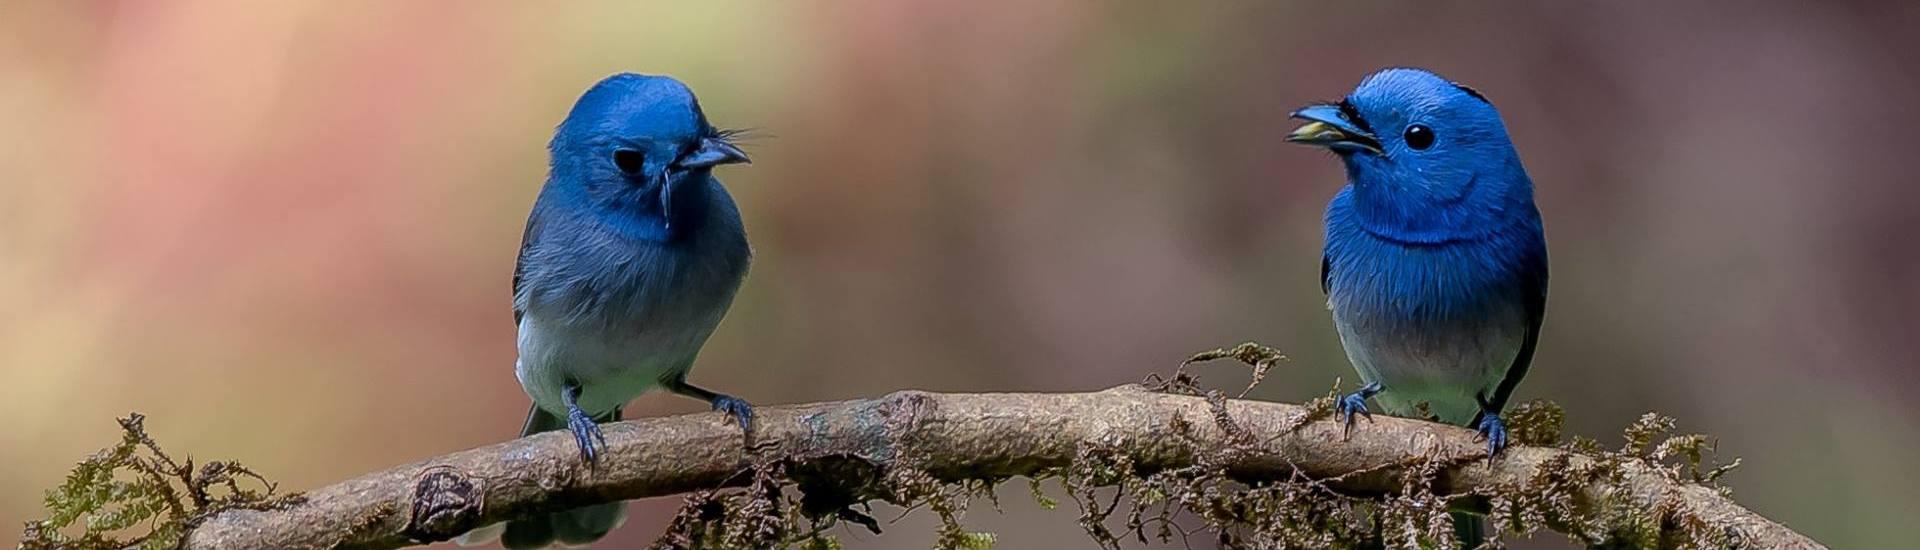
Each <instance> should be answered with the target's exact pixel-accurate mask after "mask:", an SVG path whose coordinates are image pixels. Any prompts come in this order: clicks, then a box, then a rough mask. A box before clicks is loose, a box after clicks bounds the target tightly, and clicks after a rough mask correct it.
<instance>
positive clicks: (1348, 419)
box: [1334, 382, 1381, 432]
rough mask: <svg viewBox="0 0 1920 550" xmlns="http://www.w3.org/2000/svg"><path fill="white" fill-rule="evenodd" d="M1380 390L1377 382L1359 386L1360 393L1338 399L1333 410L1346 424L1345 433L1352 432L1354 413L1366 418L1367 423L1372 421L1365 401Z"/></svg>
mask: <svg viewBox="0 0 1920 550" xmlns="http://www.w3.org/2000/svg"><path fill="white" fill-rule="evenodd" d="M1380 390H1381V386H1380V383H1379V382H1374V383H1372V384H1367V385H1365V386H1361V387H1360V391H1357V392H1353V393H1349V394H1347V395H1346V397H1342V398H1340V402H1339V403H1337V404H1335V406H1334V408H1336V409H1338V410H1339V412H1340V421H1341V422H1342V423H1344V424H1346V431H1347V432H1352V431H1353V414H1354V413H1360V416H1364V417H1366V418H1367V421H1368V422H1372V421H1373V411H1369V410H1367V399H1369V398H1372V397H1373V396H1374V394H1377V393H1380Z"/></svg>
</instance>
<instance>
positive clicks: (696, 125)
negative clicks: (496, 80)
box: [545, 73, 747, 240]
mask: <svg viewBox="0 0 1920 550" xmlns="http://www.w3.org/2000/svg"><path fill="white" fill-rule="evenodd" d="M727 136H728V133H727V132H722V131H720V130H716V129H715V128H714V127H713V125H711V124H708V123H707V117H706V114H704V113H702V112H701V111H700V103H699V101H698V100H696V99H695V98H694V96H693V90H691V89H689V88H688V87H687V85H686V84H682V83H681V82H680V81H678V80H674V79H673V78H670V77H665V76H649V75H638V74H631V73H622V74H617V75H613V76H611V77H607V78H606V79H605V80H601V81H600V83H598V84H595V85H594V86H593V88H591V89H588V90H587V92H586V93H585V94H582V95H581V96H580V99H579V101H578V102H576V103H575V104H574V106H573V110H572V111H571V112H569V113H568V114H567V119H566V120H565V121H564V122H561V123H560V127H559V128H558V129H557V130H555V132H554V135H553V141H552V142H551V143H549V144H548V150H549V151H550V152H551V154H552V165H551V171H550V173H549V176H548V184H547V188H546V191H545V192H546V193H552V194H553V195H554V199H555V200H557V201H560V202H579V203H587V204H590V205H591V206H592V207H594V209H595V210H596V211H598V212H599V213H601V214H602V215H603V216H605V219H604V221H606V222H608V223H609V224H611V225H613V226H614V227H617V228H619V229H620V230H622V232H624V233H626V234H628V235H629V236H633V237H638V238H644V239H649V240H665V239H667V238H670V237H671V236H672V235H673V233H674V228H675V226H679V227H681V228H690V227H692V226H696V225H698V224H700V223H701V222H702V221H704V219H703V218H702V216H704V215H705V214H706V209H704V208H697V207H678V206H680V205H689V204H691V205H699V204H703V203H704V202H705V201H706V197H705V196H704V195H703V193H704V191H705V190H706V189H707V188H708V187H709V186H708V185H706V182H707V180H709V179H711V174H710V169H711V168H712V167H713V166H715V165H719V164H727V163H732V162H746V160H747V159H746V155H745V154H744V153H742V152H741V151H740V150H739V149H738V148H737V147H735V146H733V145H732V144H731V143H729V142H728V141H727ZM690 183H692V185H689V184H690Z"/></svg>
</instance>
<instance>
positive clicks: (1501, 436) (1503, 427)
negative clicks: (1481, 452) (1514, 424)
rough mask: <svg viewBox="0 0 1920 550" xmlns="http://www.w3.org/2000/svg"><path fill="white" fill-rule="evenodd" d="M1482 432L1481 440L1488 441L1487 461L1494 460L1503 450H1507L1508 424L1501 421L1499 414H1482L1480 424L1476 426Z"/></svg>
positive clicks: (1475, 428)
mask: <svg viewBox="0 0 1920 550" xmlns="http://www.w3.org/2000/svg"><path fill="white" fill-rule="evenodd" d="M1473 429H1474V430H1477V431H1479V432H1480V438H1481V439H1485V440H1487V460H1493V457H1494V455H1497V454H1500V450H1501V449H1505V448H1507V423H1506V422H1505V421H1502V420H1500V414H1499V413H1492V412H1488V413H1481V414H1480V422H1478V423H1477V424H1475V425H1474V427H1473Z"/></svg>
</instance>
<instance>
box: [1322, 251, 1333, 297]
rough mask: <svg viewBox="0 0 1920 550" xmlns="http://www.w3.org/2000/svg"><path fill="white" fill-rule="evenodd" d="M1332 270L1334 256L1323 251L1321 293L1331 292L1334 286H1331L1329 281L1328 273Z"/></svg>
mask: <svg viewBox="0 0 1920 550" xmlns="http://www.w3.org/2000/svg"><path fill="white" fill-rule="evenodd" d="M1330 271H1333V256H1328V255H1327V254H1326V253H1325V252H1322V253H1320V293H1321V294H1327V293H1328V292H1331V289H1332V287H1331V286H1329V285H1328V283H1327V273H1328V272H1330Z"/></svg>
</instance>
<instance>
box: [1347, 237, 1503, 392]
mask: <svg viewBox="0 0 1920 550" xmlns="http://www.w3.org/2000/svg"><path fill="white" fill-rule="evenodd" d="M1361 238H1363V239H1364V237H1361ZM1493 246H1498V245H1497V244H1489V243H1478V242H1457V243H1451V244H1447V245H1439V246H1405V245H1401V244H1398V243H1393V242H1388V241H1382V240H1372V241H1371V242H1368V241H1357V242H1356V241H1349V242H1344V243H1341V244H1339V245H1337V246H1330V247H1329V251H1328V274H1327V276H1328V281H1327V283H1328V284H1327V291H1328V295H1327V298H1328V301H1327V303H1328V307H1329V308H1330V309H1331V310H1332V312H1333V317H1334V321H1335V326H1336V327H1337V328H1338V330H1339V331H1340V340H1341V344H1342V346H1343V347H1344V348H1345V349H1346V351H1347V356H1348V358H1349V359H1350V360H1352V362H1353V364H1354V367H1355V368H1356V369H1357V370H1359V371H1360V373H1361V375H1362V377H1363V378H1365V379H1367V380H1368V381H1371V382H1380V383H1381V384H1382V385H1383V386H1384V387H1385V391H1384V392H1383V393H1382V394H1381V395H1380V396H1379V400H1380V401H1381V404H1382V405H1383V406H1385V407H1386V408H1387V409H1388V411H1389V412H1393V413H1400V414H1405V413H1408V412H1411V409H1412V408H1413V404H1414V403H1417V402H1424V403H1426V404H1427V405H1428V407H1429V409H1430V410H1431V411H1432V412H1433V413H1435V414H1436V415H1438V416H1439V417H1440V418H1441V419H1442V420H1445V421H1448V422H1453V423H1464V422H1467V421H1470V420H1471V419H1472V417H1473V415H1474V414H1475V413H1476V412H1478V402H1477V398H1481V397H1485V396H1490V395H1492V393H1493V389H1494V388H1495V387H1497V386H1498V385H1499V383H1500V381H1501V380H1502V379H1503V378H1504V377H1505V376H1506V372H1507V369H1508V368H1509V367H1510V366H1511V365H1512V364H1513V361H1514V359H1515V357H1516V356H1517V354H1518V352H1519V349H1520V347H1521V346H1522V344H1523V343H1524V341H1525V337H1526V331H1527V327H1528V324H1527V319H1526V313H1525V312H1526V309H1525V304H1524V301H1523V295H1522V288H1523V285H1522V284H1521V281H1520V280H1519V279H1518V276H1517V275H1514V271H1513V270H1511V269H1510V268H1508V267H1507V266H1505V265H1501V264H1500V263H1499V262H1498V259H1497V258H1498V257H1499V255H1498V254H1496V253H1495V252H1496V251H1494V250H1490V249H1489V248H1490V247H1493Z"/></svg>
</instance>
